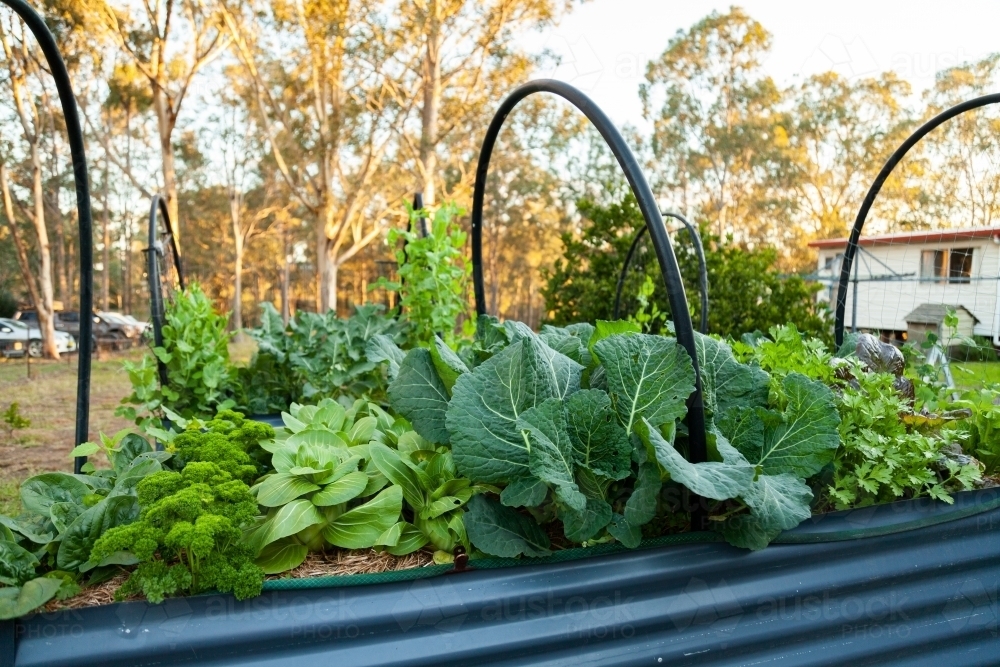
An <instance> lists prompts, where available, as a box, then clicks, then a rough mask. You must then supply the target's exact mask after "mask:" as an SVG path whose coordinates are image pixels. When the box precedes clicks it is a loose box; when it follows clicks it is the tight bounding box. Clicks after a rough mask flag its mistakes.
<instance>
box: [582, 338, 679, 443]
mask: <svg viewBox="0 0 1000 667" xmlns="http://www.w3.org/2000/svg"><path fill="white" fill-rule="evenodd" d="M598 331H600V328H598ZM594 354H595V355H596V356H597V358H598V359H600V360H601V364H602V365H603V366H604V370H605V373H606V374H607V382H608V389H609V392H608V393H610V394H611V396H612V398H613V399H614V402H615V407H616V408H617V410H618V415H619V417H620V418H621V420H622V423H623V424H624V426H625V432H626V433H628V434H631V433H632V430H633V428H634V427H635V424H636V423H637V422H638V421H639V419H642V418H645V419H647V420H649V422H650V423H652V424H653V425H655V426H657V427H659V426H662V425H663V424H666V423H668V422H671V421H674V420H675V419H678V418H680V417H683V416H684V414H685V413H686V412H687V407H686V401H687V398H688V396H689V395H690V394H691V392H692V391H694V365H693V364H692V363H691V357H689V356H688V354H687V352H686V351H685V350H684V348H682V347H681V346H680V345H678V344H677V341H676V340H673V339H671V338H665V337H663V336H651V335H648V334H630V335H622V334H615V335H612V336H609V337H607V338H604V339H602V340H600V341H598V342H597V343H596V344H595V345H594Z"/></svg>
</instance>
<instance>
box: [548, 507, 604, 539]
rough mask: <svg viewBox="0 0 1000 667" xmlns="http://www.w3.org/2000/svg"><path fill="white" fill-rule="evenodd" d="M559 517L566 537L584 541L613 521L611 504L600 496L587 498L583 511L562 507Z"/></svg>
mask: <svg viewBox="0 0 1000 667" xmlns="http://www.w3.org/2000/svg"><path fill="white" fill-rule="evenodd" d="M559 518H560V520H562V522H563V532H564V533H565V534H566V539H568V540H572V541H574V542H584V541H586V540H589V539H590V538H591V537H593V536H594V535H596V534H597V533H598V532H599V531H600V530H601V529H602V528H604V527H605V526H607V525H608V523H610V522H611V505H609V504H608V503H607V502H606V501H604V500H601V499H599V498H587V506H586V507H585V508H584V510H583V511H582V512H574V511H572V510H569V509H566V508H560V509H559Z"/></svg>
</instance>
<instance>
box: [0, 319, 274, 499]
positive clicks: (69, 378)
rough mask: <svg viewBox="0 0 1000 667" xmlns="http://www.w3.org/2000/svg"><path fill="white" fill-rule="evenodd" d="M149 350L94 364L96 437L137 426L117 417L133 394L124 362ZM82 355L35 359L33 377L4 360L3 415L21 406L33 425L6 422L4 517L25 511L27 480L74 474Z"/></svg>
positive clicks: (247, 342) (99, 461) (245, 357)
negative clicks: (14, 426)
mask: <svg viewBox="0 0 1000 667" xmlns="http://www.w3.org/2000/svg"><path fill="white" fill-rule="evenodd" d="M256 349H257V345H256V343H254V342H253V340H251V339H249V338H247V337H244V338H243V340H240V341H234V342H233V343H232V344H231V345H230V349H229V353H230V357H231V358H232V360H233V362H234V363H236V364H246V363H248V362H249V360H250V357H251V356H253V353H254V352H255V351H256ZM143 352H144V350H143V349H141V348H140V349H135V350H129V351H126V352H114V353H111V352H103V353H102V354H101V356H100V357H95V358H94V360H93V370H92V372H91V381H90V439H91V440H97V438H98V434H99V433H101V432H103V433H105V434H107V435H112V434H114V433H117V432H118V431H120V430H121V429H123V428H129V427H131V426H133V424H132V422H130V421H128V420H126V419H124V418H122V417H116V416H115V408H117V407H118V404H119V403H120V402H121V400H122V398H124V397H125V396H128V395H129V394H130V393H131V392H132V385H131V384H129V380H128V374H126V373H125V370H124V369H123V368H122V362H123V361H126V360H130V361H133V362H137V361H139V359H140V358H141V357H142V355H143ZM77 363H78V362H77V357H76V355H69V356H67V357H64V358H63V359H61V360H59V361H40V360H36V359H32V360H31V378H30V379H29V378H28V368H27V365H26V364H25V360H24V359H7V360H4V359H3V358H0V413H2V412H3V411H4V410H6V409H7V408H8V406H10V404H11V403H12V402H15V401H16V402H17V403H18V406H19V412H20V414H21V415H23V416H24V417H27V418H28V419H29V420H30V421H31V426H29V427H28V428H25V429H21V430H17V431H14V433H13V434H12V435H8V433H7V430H6V428H4V427H5V426H6V425H5V424H4V423H3V422H2V421H0V514H6V515H8V516H10V515H17V514H18V512H19V511H20V501H19V496H18V485H19V484H20V483H21V480H23V479H25V478H26V477H30V476H31V475H36V474H38V473H41V472H48V471H55V470H63V471H66V472H73V461H72V459H70V458H69V452H70V450H72V449H73V436H74V433H75V430H76V370H77ZM93 461H94V465H96V466H97V467H98V468H101V467H107V466H108V462H107V459H106V458H105V457H104V454H97V455H96V456H94V457H93Z"/></svg>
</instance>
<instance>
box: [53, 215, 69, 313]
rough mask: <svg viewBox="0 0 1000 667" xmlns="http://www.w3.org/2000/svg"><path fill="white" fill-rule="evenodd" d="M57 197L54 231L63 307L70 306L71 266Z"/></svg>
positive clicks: (60, 297) (57, 274) (60, 296)
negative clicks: (67, 257)
mask: <svg viewBox="0 0 1000 667" xmlns="http://www.w3.org/2000/svg"><path fill="white" fill-rule="evenodd" d="M54 205H55V199H53V215H52V218H53V220H52V231H53V235H54V236H55V237H56V238H55V246H56V284H57V285H58V288H59V300H60V301H61V302H62V304H63V308H69V288H68V287H67V285H68V283H69V267H68V262H67V261H66V237H65V235H64V234H63V226H62V217H61V216H59V215H57V214H55V207H54Z"/></svg>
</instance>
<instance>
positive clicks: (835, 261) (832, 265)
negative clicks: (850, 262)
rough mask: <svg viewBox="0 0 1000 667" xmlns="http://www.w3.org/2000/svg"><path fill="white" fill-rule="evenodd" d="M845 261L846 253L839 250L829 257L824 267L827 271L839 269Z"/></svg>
mask: <svg viewBox="0 0 1000 667" xmlns="http://www.w3.org/2000/svg"><path fill="white" fill-rule="evenodd" d="M843 261H844V253H842V252H838V253H837V254H836V255H834V256H833V257H827V258H826V262H825V263H824V264H823V269H824V270H826V271H839V270H840V265H841V263H842V262H843Z"/></svg>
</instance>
